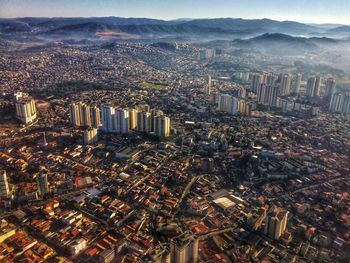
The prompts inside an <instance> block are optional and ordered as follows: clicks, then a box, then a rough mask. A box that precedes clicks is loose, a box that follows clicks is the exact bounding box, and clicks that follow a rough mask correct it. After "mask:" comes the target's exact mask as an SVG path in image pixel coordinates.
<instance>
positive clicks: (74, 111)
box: [69, 102, 100, 127]
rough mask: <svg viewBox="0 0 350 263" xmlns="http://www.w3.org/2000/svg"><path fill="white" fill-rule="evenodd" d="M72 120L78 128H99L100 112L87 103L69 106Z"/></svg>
mask: <svg viewBox="0 0 350 263" xmlns="http://www.w3.org/2000/svg"><path fill="white" fill-rule="evenodd" d="M69 112H70V120H71V123H72V125H73V126H76V127H92V126H93V127H98V126H99V124H100V110H99V108H97V107H90V106H89V105H87V104H85V103H81V102H79V103H72V104H71V105H70V106H69Z"/></svg>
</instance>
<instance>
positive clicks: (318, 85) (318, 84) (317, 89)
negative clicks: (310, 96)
mask: <svg viewBox="0 0 350 263" xmlns="http://www.w3.org/2000/svg"><path fill="white" fill-rule="evenodd" d="M321 84H322V78H321V77H320V76H317V77H316V82H315V89H314V97H319V96H320V91H321Z"/></svg>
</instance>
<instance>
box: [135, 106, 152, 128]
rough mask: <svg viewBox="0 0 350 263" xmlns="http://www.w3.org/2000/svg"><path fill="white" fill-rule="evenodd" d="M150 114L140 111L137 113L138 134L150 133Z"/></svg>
mask: <svg viewBox="0 0 350 263" xmlns="http://www.w3.org/2000/svg"><path fill="white" fill-rule="evenodd" d="M151 123H152V118H151V113H149V112H144V111H140V112H138V113H137V130H138V131H140V132H147V133H148V132H150V131H151Z"/></svg>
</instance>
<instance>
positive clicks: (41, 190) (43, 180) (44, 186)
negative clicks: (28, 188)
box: [36, 174, 50, 198]
mask: <svg viewBox="0 0 350 263" xmlns="http://www.w3.org/2000/svg"><path fill="white" fill-rule="evenodd" d="M36 183H37V187H38V195H39V197H41V198H43V197H44V196H45V194H48V193H49V192H50V189H49V182H48V180H47V174H38V176H37V177H36Z"/></svg>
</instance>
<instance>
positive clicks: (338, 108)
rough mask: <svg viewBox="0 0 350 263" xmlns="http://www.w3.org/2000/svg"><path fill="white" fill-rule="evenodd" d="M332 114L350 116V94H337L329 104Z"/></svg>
mask: <svg viewBox="0 0 350 263" xmlns="http://www.w3.org/2000/svg"><path fill="white" fill-rule="evenodd" d="M329 110H330V111H331V112H337V113H342V114H345V115H348V114H350V93H349V92H347V93H335V94H333V95H332V97H331V100H330V102H329Z"/></svg>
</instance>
